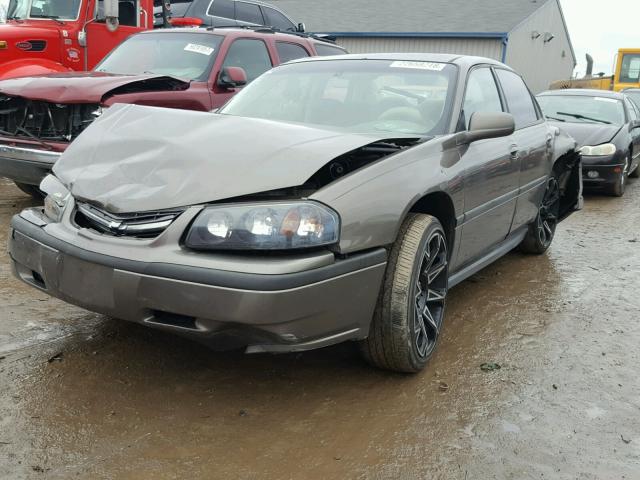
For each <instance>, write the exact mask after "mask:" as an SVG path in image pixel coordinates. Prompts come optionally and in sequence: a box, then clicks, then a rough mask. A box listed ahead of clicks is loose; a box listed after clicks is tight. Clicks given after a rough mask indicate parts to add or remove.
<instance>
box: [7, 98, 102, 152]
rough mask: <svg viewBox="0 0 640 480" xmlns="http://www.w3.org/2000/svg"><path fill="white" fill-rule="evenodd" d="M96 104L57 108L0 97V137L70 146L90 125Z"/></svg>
mask: <svg viewBox="0 0 640 480" xmlns="http://www.w3.org/2000/svg"><path fill="white" fill-rule="evenodd" d="M98 109H99V105H98V104H60V103H49V102H42V101H35V100H28V99H25V98H21V97H10V96H7V95H0V130H2V132H0V134H3V135H7V134H8V135H11V136H14V137H23V138H34V139H41V140H51V141H59V142H70V141H71V140H73V139H74V138H76V137H77V136H78V135H80V133H81V132H82V131H83V130H84V129H85V128H87V127H88V126H89V124H91V122H93V121H94V120H95V119H96V118H97V116H98V115H99V112H98Z"/></svg>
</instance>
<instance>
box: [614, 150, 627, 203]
mask: <svg viewBox="0 0 640 480" xmlns="http://www.w3.org/2000/svg"><path fill="white" fill-rule="evenodd" d="M630 163H631V162H630V161H629V157H628V156H627V157H626V158H625V159H624V165H623V166H622V172H621V173H620V177H619V178H618V180H617V181H616V183H614V184H613V185H611V188H610V190H609V193H610V194H611V195H613V196H614V197H621V196H623V195H624V191H625V190H626V188H627V176H628V175H629V164H630Z"/></svg>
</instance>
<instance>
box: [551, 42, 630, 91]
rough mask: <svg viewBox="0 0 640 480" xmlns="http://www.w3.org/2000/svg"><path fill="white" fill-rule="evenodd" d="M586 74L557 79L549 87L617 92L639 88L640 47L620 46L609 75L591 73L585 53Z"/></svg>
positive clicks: (553, 88) (590, 60) (589, 63)
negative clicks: (573, 77)
mask: <svg viewBox="0 0 640 480" xmlns="http://www.w3.org/2000/svg"><path fill="white" fill-rule="evenodd" d="M587 65H588V66H587V75H586V76H585V77H584V78H575V79H571V80H558V81H557V82H553V83H552V84H551V85H550V86H549V88H550V89H551V90H559V89H561V88H595V89H596V90H615V91H616V92H619V91H620V90H624V89H625V88H640V48H621V49H620V50H618V54H617V55H616V60H615V70H614V72H615V73H614V74H613V75H612V76H609V77H599V76H595V77H594V76H592V75H591V68H592V66H593V59H592V58H591V57H590V56H589V55H587Z"/></svg>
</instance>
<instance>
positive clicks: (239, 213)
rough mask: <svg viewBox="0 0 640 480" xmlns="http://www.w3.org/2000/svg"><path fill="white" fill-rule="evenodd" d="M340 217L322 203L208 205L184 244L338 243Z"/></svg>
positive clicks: (276, 246)
mask: <svg viewBox="0 0 640 480" xmlns="http://www.w3.org/2000/svg"><path fill="white" fill-rule="evenodd" d="M339 231H340V218H339V217H338V214H337V213H336V212H334V211H333V210H331V209H330V208H328V207H326V206H324V205H321V204H319V203H315V202H310V201H304V202H295V203H293V202H292V203H289V202H278V203H260V204H255V203H254V204H240V205H219V206H218V205H216V206H212V207H207V208H205V209H204V210H203V211H202V212H201V213H200V214H199V215H198V216H197V217H196V219H195V221H194V222H193V225H192V226H191V228H190V229H189V232H188V233H187V238H186V240H185V245H186V246H187V247H190V248H195V249H199V250H216V249H221V250H222V249H224V250H287V249H297V248H313V247H321V246H326V245H332V244H335V243H337V242H338V238H339Z"/></svg>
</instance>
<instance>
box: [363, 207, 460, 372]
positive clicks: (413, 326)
mask: <svg viewBox="0 0 640 480" xmlns="http://www.w3.org/2000/svg"><path fill="white" fill-rule="evenodd" d="M447 290H448V257H447V241H446V236H445V233H444V229H443V228H442V225H441V224H440V222H439V221H438V220H437V219H436V218H435V217H432V216H430V215H423V214H412V215H410V216H409V217H408V218H407V219H406V220H405V222H404V223H403V225H402V228H401V229H400V233H399V234H398V239H397V240H396V243H395V244H394V245H393V248H392V249H391V253H390V255H389V263H388V266H387V272H386V275H385V280H384V285H383V287H382V291H381V293H380V297H379V300H378V305H377V307H376V311H375V314H374V318H373V321H372V324H371V329H370V332H369V337H368V338H367V339H365V340H363V341H362V342H361V345H360V346H361V351H362V353H363V355H364V357H365V358H366V359H367V361H368V362H369V363H371V364H373V365H375V366H377V367H380V368H384V369H387V370H394V371H397V372H407V373H413V372H418V371H420V370H422V369H423V368H424V366H425V365H426V363H427V361H428V360H429V358H430V357H431V355H432V354H433V352H434V350H435V347H436V344H437V341H438V336H439V334H440V329H441V327H442V320H443V318H444V310H445V299H446V295H447Z"/></svg>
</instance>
